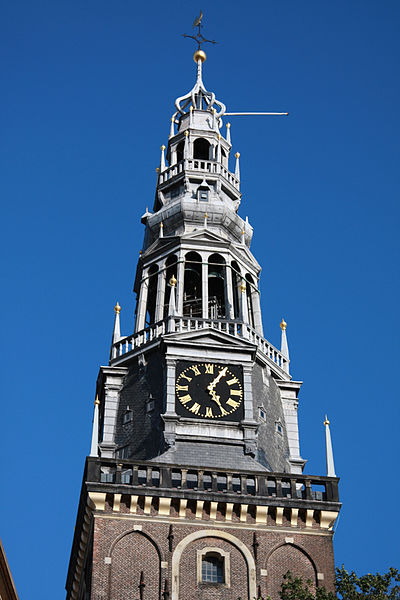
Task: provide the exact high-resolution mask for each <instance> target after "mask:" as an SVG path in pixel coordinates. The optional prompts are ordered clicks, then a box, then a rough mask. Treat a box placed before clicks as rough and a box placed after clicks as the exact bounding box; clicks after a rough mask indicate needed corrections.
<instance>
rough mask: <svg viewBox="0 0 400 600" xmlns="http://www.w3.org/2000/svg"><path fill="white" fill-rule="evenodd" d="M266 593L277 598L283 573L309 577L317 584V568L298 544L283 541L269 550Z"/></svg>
mask: <svg viewBox="0 0 400 600" xmlns="http://www.w3.org/2000/svg"><path fill="white" fill-rule="evenodd" d="M266 568H267V578H268V579H267V593H268V594H269V595H270V596H271V598H272V600H278V598H279V591H280V588H281V584H282V579H283V576H284V575H285V573H287V572H288V571H291V573H293V575H295V576H297V577H302V578H303V581H306V580H307V579H310V580H311V581H312V585H313V587H314V588H315V587H316V586H317V568H316V565H315V563H314V561H313V559H312V558H311V556H310V555H309V554H308V552H306V550H304V548H302V547H301V546H299V545H298V544H294V543H291V542H289V543H287V542H283V543H281V544H278V545H277V546H275V547H274V548H272V550H271V551H270V552H269V554H268V556H267V559H266Z"/></svg>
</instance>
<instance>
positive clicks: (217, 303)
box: [208, 254, 226, 319]
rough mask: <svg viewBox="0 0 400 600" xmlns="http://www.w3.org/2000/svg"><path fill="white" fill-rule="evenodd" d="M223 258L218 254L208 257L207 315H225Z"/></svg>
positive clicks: (215, 317) (214, 316) (220, 317)
mask: <svg viewBox="0 0 400 600" xmlns="http://www.w3.org/2000/svg"><path fill="white" fill-rule="evenodd" d="M225 273H226V269H225V260H224V259H223V258H222V256H221V255H220V254H211V256H210V257H209V259H208V316H209V317H210V318H211V319H224V318H225V315H226V289H225V288H226V283H225Z"/></svg>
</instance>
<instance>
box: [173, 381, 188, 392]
mask: <svg viewBox="0 0 400 600" xmlns="http://www.w3.org/2000/svg"><path fill="white" fill-rule="evenodd" d="M188 389H189V386H187V385H179V384H178V383H177V384H176V391H177V392H187V391H188Z"/></svg>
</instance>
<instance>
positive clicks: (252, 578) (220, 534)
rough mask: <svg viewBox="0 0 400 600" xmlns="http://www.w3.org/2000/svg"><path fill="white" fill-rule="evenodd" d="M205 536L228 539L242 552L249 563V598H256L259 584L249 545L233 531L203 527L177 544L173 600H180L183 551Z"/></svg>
mask: <svg viewBox="0 0 400 600" xmlns="http://www.w3.org/2000/svg"><path fill="white" fill-rule="evenodd" d="M205 537H212V538H221V539H222V540H226V541H228V542H230V543H231V544H232V545H233V546H235V547H236V548H237V549H238V550H239V552H240V553H241V554H242V556H243V558H244V560H245V561H246V564H247V570H248V589H249V598H252V599H253V598H256V596H257V586H256V565H255V562H254V558H253V556H252V554H251V552H250V550H249V549H248V548H247V546H246V545H245V544H244V543H243V542H242V541H241V540H239V538H237V537H236V536H234V535H232V534H231V533H227V532H226V531H218V530H214V529H203V530H201V531H194V532H193V533H191V534H189V535H187V536H186V537H185V538H183V540H181V541H180V542H179V544H177V546H176V548H175V550H174V553H173V555H172V597H171V600H179V564H180V560H181V556H182V554H183V551H184V550H185V549H186V548H187V546H188V545H189V544H190V543H191V542H194V541H196V540H199V539H201V538H205Z"/></svg>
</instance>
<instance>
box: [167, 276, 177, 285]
mask: <svg viewBox="0 0 400 600" xmlns="http://www.w3.org/2000/svg"><path fill="white" fill-rule="evenodd" d="M169 285H170V286H171V287H175V286H176V278H175V275H172V277H171V279H170V280H169Z"/></svg>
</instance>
